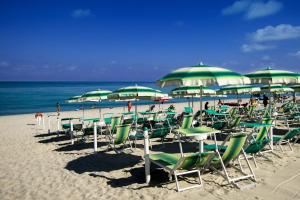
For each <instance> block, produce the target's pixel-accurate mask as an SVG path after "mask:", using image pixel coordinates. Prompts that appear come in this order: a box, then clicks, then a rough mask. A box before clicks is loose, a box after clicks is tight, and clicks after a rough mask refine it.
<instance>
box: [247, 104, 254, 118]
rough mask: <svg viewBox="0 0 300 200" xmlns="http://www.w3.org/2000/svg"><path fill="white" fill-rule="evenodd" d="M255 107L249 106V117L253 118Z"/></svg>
mask: <svg viewBox="0 0 300 200" xmlns="http://www.w3.org/2000/svg"><path fill="white" fill-rule="evenodd" d="M254 109H255V106H249V110H248V116H250V117H252V116H253V113H254Z"/></svg>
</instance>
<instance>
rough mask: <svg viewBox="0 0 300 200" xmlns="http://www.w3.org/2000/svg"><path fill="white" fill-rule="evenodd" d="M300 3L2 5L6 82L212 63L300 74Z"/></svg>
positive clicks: (141, 75) (127, 76) (138, 73)
mask: <svg viewBox="0 0 300 200" xmlns="http://www.w3.org/2000/svg"><path fill="white" fill-rule="evenodd" d="M299 10H300V2H299V1H297V0H294V1H293V0H285V1H283V0H255V1H253V0H239V1H229V0H227V1H221V0H203V1H192V0H181V1H177V0H169V1H168V0H165V1H159V0H144V1H142V0H128V1H124V0H119V1H117V0H98V1H97V0H94V1H91V0H82V1H76V0H72V1H63V0H61V1H58V0H57V1H55V0H52V1H47V0H43V1H30V0H28V1H23V0H19V1H14V0H1V2H0V80H28V81H30V80H34V81H36V80H50V81H55V80H59V81H71V80H82V81H153V80H157V79H158V78H160V77H161V76H163V75H165V74H167V73H169V72H170V71H172V70H174V69H176V68H178V67H183V66H190V65H195V64H198V63H199V62H201V61H202V62H204V63H205V64H209V65H216V66H222V67H226V68H229V69H232V70H235V71H238V72H240V73H247V72H251V71H255V70H257V69H261V68H266V67H267V66H272V67H273V68H277V69H287V70H292V71H297V72H299V71H300V20H299V19H300V12H299Z"/></svg>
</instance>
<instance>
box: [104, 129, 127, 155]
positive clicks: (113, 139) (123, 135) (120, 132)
mask: <svg viewBox="0 0 300 200" xmlns="http://www.w3.org/2000/svg"><path fill="white" fill-rule="evenodd" d="M130 128H131V125H129V124H124V125H116V126H115V129H116V134H114V135H113V134H110V135H109V136H108V138H109V142H108V146H107V150H109V149H113V150H114V151H115V152H116V153H120V152H123V151H124V150H125V145H126V142H128V143H129V147H130V148H129V149H130V150H131V151H132V146H131V143H130V140H129V137H128V136H129V131H130ZM117 146H120V147H122V149H121V150H118V149H117Z"/></svg>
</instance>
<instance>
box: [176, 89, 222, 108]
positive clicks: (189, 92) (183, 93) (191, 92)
mask: <svg viewBox="0 0 300 200" xmlns="http://www.w3.org/2000/svg"><path fill="white" fill-rule="evenodd" d="M200 92H201V91H200V87H199V86H181V87H177V88H175V89H173V90H171V92H170V95H171V96H173V97H185V98H190V97H191V98H192V108H193V109H194V101H193V100H194V97H199V94H200ZM202 95H203V96H212V95H216V91H215V90H213V89H210V88H208V87H203V88H202Z"/></svg>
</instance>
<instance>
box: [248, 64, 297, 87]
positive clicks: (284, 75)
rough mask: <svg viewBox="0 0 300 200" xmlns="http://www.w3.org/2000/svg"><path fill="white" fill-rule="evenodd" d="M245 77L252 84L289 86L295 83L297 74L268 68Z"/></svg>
mask: <svg viewBox="0 0 300 200" xmlns="http://www.w3.org/2000/svg"><path fill="white" fill-rule="evenodd" d="M245 76H247V77H249V78H250V79H251V83H252V84H259V83H261V84H290V83H297V82H298V78H299V76H300V75H299V74H298V73H295V72H291V71H286V70H276V69H272V68H271V67H268V68H266V69H264V70H258V71H255V72H252V73H249V74H246V75H245Z"/></svg>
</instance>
